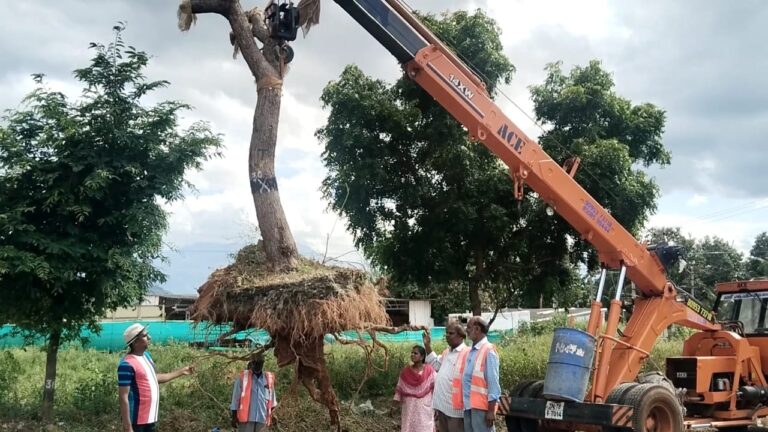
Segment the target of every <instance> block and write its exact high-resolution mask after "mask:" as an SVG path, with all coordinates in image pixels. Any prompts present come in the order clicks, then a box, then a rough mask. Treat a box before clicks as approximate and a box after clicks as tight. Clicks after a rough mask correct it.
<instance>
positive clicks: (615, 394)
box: [605, 382, 638, 405]
mask: <svg viewBox="0 0 768 432" xmlns="http://www.w3.org/2000/svg"><path fill="white" fill-rule="evenodd" d="M637 385H638V384H637V383H636V382H627V383H621V384H619V385H617V386H616V387H615V388H614V389H613V390H611V392H610V393H608V397H606V398H605V403H607V404H617V405H623V404H624V398H625V397H626V395H627V394H629V392H630V391H632V389H634V388H635V387H636V386H637Z"/></svg>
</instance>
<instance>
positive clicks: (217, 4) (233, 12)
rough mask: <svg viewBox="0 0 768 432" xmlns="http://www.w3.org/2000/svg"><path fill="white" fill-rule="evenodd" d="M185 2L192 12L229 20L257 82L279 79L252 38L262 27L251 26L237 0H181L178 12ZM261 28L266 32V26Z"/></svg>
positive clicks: (236, 40)
mask: <svg viewBox="0 0 768 432" xmlns="http://www.w3.org/2000/svg"><path fill="white" fill-rule="evenodd" d="M186 4H189V6H190V12H191V13H192V14H201V13H217V14H219V15H221V16H223V17H224V18H226V19H227V21H229V25H230V27H231V28H232V33H233V34H234V41H235V43H236V44H237V47H238V48H239V49H240V53H241V54H242V56H243V59H245V63H246V64H247V65H248V69H250V70H251V74H253V77H254V78H256V81H257V82H259V81H261V80H262V79H264V78H270V77H271V78H275V79H279V78H278V74H277V70H276V69H275V68H274V67H273V66H272V65H271V64H270V63H269V62H268V61H267V59H266V58H265V57H264V54H262V53H261V51H260V50H259V47H258V46H257V45H256V41H255V40H254V39H253V38H254V36H255V34H254V33H255V32H257V31H258V32H259V34H261V30H262V29H259V30H257V29H256V28H255V27H253V26H251V23H250V21H249V20H248V17H247V16H246V13H245V12H244V11H243V8H242V7H241V6H240V2H239V1H238V0H183V1H182V3H181V5H180V6H179V10H180V12H182V13H183V12H184V10H183V9H184V8H185V6H186ZM263 30H264V32H266V28H263ZM257 37H258V36H257Z"/></svg>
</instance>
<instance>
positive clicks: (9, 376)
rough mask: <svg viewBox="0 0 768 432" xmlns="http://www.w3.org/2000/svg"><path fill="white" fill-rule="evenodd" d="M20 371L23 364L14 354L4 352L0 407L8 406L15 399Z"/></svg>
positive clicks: (1, 356) (0, 357)
mask: <svg viewBox="0 0 768 432" xmlns="http://www.w3.org/2000/svg"><path fill="white" fill-rule="evenodd" d="M20 369H21V363H19V360H17V359H16V356H15V355H13V352H11V351H3V352H2V353H0V405H6V404H8V403H10V401H12V400H13V399H14V392H15V391H16V387H17V382H18V380H19V376H18V371H19V370H20Z"/></svg>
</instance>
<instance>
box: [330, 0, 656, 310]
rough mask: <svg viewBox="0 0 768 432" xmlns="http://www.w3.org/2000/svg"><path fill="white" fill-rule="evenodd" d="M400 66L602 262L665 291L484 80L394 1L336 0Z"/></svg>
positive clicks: (618, 229)
mask: <svg viewBox="0 0 768 432" xmlns="http://www.w3.org/2000/svg"><path fill="white" fill-rule="evenodd" d="M335 1H336V2H337V3H338V4H339V5H340V6H341V7H342V8H344V9H345V10H346V11H347V12H348V13H349V14H350V15H351V16H352V17H353V18H354V19H355V20H356V21H357V22H358V23H359V24H360V25H362V26H363V27H364V28H365V29H366V30H367V31H368V32H369V33H370V34H371V35H373V36H374V38H376V39H377V40H378V41H379V42H380V43H381V44H382V45H383V46H384V47H385V48H387V49H388V50H389V51H390V52H391V53H392V54H393V55H394V56H395V58H397V60H398V61H399V62H400V63H401V64H402V65H403V69H404V70H405V71H406V73H407V74H408V76H409V77H410V78H411V79H413V80H414V81H416V82H417V83H418V84H419V85H420V86H421V87H422V88H424V90H426V91H427V92H428V93H429V94H430V95H431V96H432V97H433V98H435V100H437V102H438V103H440V104H441V105H442V106H443V107H445V109H446V110H447V111H448V112H449V113H450V114H451V115H452V116H453V117H455V118H456V120H458V121H459V122H460V123H461V124H462V125H464V127H465V128H466V129H467V130H468V132H469V134H470V135H471V137H472V138H474V139H476V140H479V141H481V142H482V143H483V144H484V145H485V146H486V147H487V148H488V149H489V150H491V151H492V152H493V153H494V154H495V155H496V156H497V157H499V159H501V160H502V161H503V162H504V163H505V164H506V165H507V167H509V171H510V175H511V176H512V178H513V179H514V180H515V182H516V183H517V184H518V185H520V186H521V185H522V184H523V183H527V184H528V185H529V186H530V187H531V189H533V190H534V191H535V192H536V193H538V195H539V197H540V198H541V199H542V200H544V201H545V202H546V203H547V204H548V205H549V206H550V207H551V208H552V209H553V210H554V211H555V212H557V213H558V214H559V215H560V216H562V217H563V218H564V219H565V220H566V221H567V222H568V223H569V224H570V225H571V226H572V227H573V228H574V229H575V230H576V231H578V232H579V234H580V236H581V238H583V239H585V240H587V241H588V242H590V243H591V244H592V245H593V246H594V247H595V249H596V250H597V252H598V256H599V259H600V262H601V263H602V265H603V266H605V267H606V268H619V267H620V266H622V265H624V266H626V267H627V276H628V277H629V278H630V280H631V281H632V282H634V283H635V285H636V286H637V287H638V289H639V290H640V291H641V292H642V293H643V295H644V296H646V297H655V296H660V295H662V294H663V293H664V289H665V286H666V284H667V277H666V273H665V271H664V267H663V265H662V263H661V261H660V260H659V259H658V257H657V256H656V255H655V254H653V253H651V252H649V251H648V249H647V248H646V247H645V246H644V245H642V244H641V243H640V242H638V241H637V240H636V239H635V238H634V237H633V236H632V234H630V233H629V232H628V231H627V230H626V229H625V228H624V227H623V226H621V224H619V223H618V222H617V221H616V220H615V219H614V218H613V216H611V214H610V212H608V211H607V210H606V209H605V208H603V207H602V206H601V205H600V204H599V203H598V202H597V201H596V200H595V199H594V198H592V197H591V196H590V195H589V193H588V192H587V191H586V190H584V188H582V187H581V186H580V185H579V184H578V183H577V182H576V180H574V179H573V177H572V176H571V175H570V174H569V173H568V172H566V171H565V169H563V168H562V167H561V166H560V165H559V164H558V163H557V162H555V161H554V160H553V159H552V158H551V157H550V156H549V155H548V154H547V153H546V152H544V150H543V149H542V148H541V146H540V145H539V144H538V143H536V141H534V140H533V139H531V138H530V137H528V136H527V135H526V134H525V133H524V132H523V131H522V130H521V129H520V128H519V127H518V126H517V125H516V124H515V123H514V122H512V120H510V119H509V117H507V116H506V115H505V114H504V113H503V112H502V111H501V109H500V108H499V107H498V106H497V105H496V104H495V103H494V102H493V100H492V99H491V96H490V95H489V94H488V92H487V91H486V89H485V86H484V84H483V82H482V81H481V80H480V79H479V78H478V77H477V75H475V74H474V73H473V72H472V71H471V69H470V68H469V67H468V66H467V65H466V64H464V63H463V62H462V61H461V60H460V59H458V58H457V57H456V55H454V54H453V53H452V52H451V51H450V50H449V49H447V48H446V47H445V46H444V45H443V44H442V43H441V42H440V41H439V39H438V38H437V37H436V36H434V35H433V34H432V32H431V31H430V30H429V29H427V28H426V27H425V26H424V25H423V24H422V23H421V22H420V21H419V20H418V19H417V18H416V17H415V16H414V15H413V14H412V13H411V12H410V11H409V10H407V9H406V7H405V6H404V5H403V4H402V3H400V2H399V1H398V0H335Z"/></svg>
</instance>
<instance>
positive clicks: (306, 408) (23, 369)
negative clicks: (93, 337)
mask: <svg viewBox="0 0 768 432" xmlns="http://www.w3.org/2000/svg"><path fill="white" fill-rule="evenodd" d="M551 341H552V334H551V330H549V331H543V332H539V331H536V332H533V331H525V332H521V333H520V334H518V335H516V336H513V337H510V338H506V339H504V340H502V341H501V342H500V343H499V346H498V349H499V355H500V357H501V371H500V372H501V381H502V388H504V389H509V388H511V387H512V386H513V385H514V384H515V383H517V382H518V381H520V380H523V379H543V378H544V374H545V372H546V363H547V357H548V355H549V347H550V344H551ZM681 345H682V342H681V341H679V340H668V341H660V342H659V343H658V344H657V346H656V347H655V349H654V351H653V361H651V362H647V363H646V366H645V370H654V368H655V365H658V366H659V367H663V365H664V358H666V357H667V356H671V355H678V354H679V352H680V349H681ZM410 347H411V345H410V344H395V345H389V346H388V350H389V364H388V365H387V366H388V367H387V368H384V365H383V362H382V356H381V354H379V356H378V357H377V358H376V365H377V366H378V367H379V368H380V369H382V370H378V371H375V373H374V375H373V376H372V377H371V378H370V379H368V381H367V382H366V383H365V385H364V386H363V387H362V389H361V391H360V393H359V394H358V395H357V396H356V392H357V389H358V387H359V386H360V383H361V379H362V377H363V375H364V373H365V368H366V360H365V356H364V355H363V354H362V352H361V350H360V349H359V348H357V347H354V346H340V345H334V346H331V347H329V349H328V350H327V356H326V360H327V362H328V368H329V372H330V374H331V377H332V380H333V383H334V387H335V389H336V391H337V394H338V395H339V398H340V399H341V400H342V402H343V405H342V418H343V426H344V429H345V430H348V431H351V432H356V431H374V432H376V431H381V432H383V431H392V430H397V426H396V423H393V420H392V419H391V418H389V417H388V416H386V415H385V414H383V412H384V411H385V410H386V409H387V408H388V407H389V404H390V402H389V400H390V399H391V396H392V393H393V391H394V386H395V384H396V382H397V376H398V374H399V371H400V369H401V368H402V367H403V365H405V364H406V361H407V358H408V353H409V352H410ZM443 348H444V344H442V343H438V342H436V343H435V346H434V349H435V350H436V351H437V352H440V350H442V349H443ZM151 354H152V356H153V358H154V360H155V363H156V365H157V367H158V370H159V371H160V372H166V371H170V370H173V369H175V368H178V367H181V366H182V365H185V364H189V363H195V364H196V366H197V373H196V374H195V375H194V376H192V377H185V378H180V379H178V380H175V381H173V382H171V383H168V384H165V385H162V386H161V403H160V420H161V427H160V430H161V431H162V432H177V431H179V432H180V431H210V430H211V429H212V428H213V427H214V426H219V427H222V428H224V426H226V425H227V424H228V418H229V417H228V407H229V401H230V398H231V392H232V382H233V379H234V377H235V376H236V374H237V373H238V371H239V370H240V369H241V368H243V367H244V364H243V363H242V362H239V363H232V362H230V361H228V360H226V359H223V358H221V357H215V356H209V355H208V353H206V352H204V351H199V350H195V349H192V348H188V347H186V346H180V345H172V346H156V347H152V349H151ZM120 357H121V354H119V353H105V352H99V351H93V350H82V349H75V348H71V349H67V350H63V351H61V352H60V355H59V363H58V379H57V386H56V418H57V422H59V423H60V425H59V428H60V429H61V430H67V431H74V432H80V431H111V430H119V428H118V426H119V421H118V417H119V414H118V403H117V374H116V369H117V363H118V361H119V358H120ZM44 367H45V353H44V352H43V351H41V350H39V349H34V348H28V349H26V350H21V349H14V350H5V351H0V425H2V424H4V423H12V426H11V427H13V428H17V427H18V429H16V430H39V423H37V421H38V420H39V419H38V417H37V416H38V412H39V409H40V395H41V386H42V382H43V376H44ZM265 367H266V368H267V369H269V370H275V360H274V358H273V357H271V356H268V357H267V362H266V366H265ZM292 381H293V370H292V368H290V367H289V368H285V369H283V370H281V371H279V372H278V389H277V390H278V399H279V402H280V405H281V406H280V408H279V411H278V412H277V416H278V417H279V418H280V420H279V423H278V425H277V426H276V427H274V428H273V430H275V431H297V432H298V431H316V430H324V429H325V428H324V426H322V425H327V423H328V417H327V413H325V412H324V411H323V410H322V408H321V407H320V406H318V405H317V404H315V403H314V402H311V401H310V400H309V398H308V397H307V395H306V391H305V390H303V389H294V391H293V392H291V391H290V389H289V385H290V383H292ZM368 399H370V400H372V401H373V405H374V407H375V408H376V409H378V410H379V412H365V413H363V412H358V411H359V410H357V409H353V406H357V405H359V404H360V403H363V402H365V401H366V400H368ZM19 425H21V426H20V427H19ZM3 430H4V429H3Z"/></svg>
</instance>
